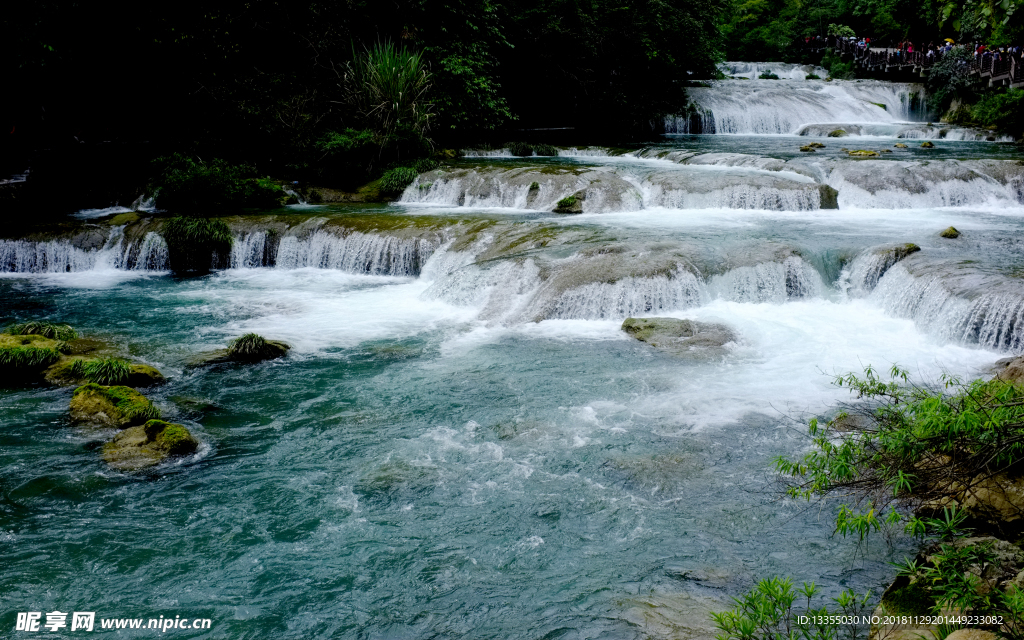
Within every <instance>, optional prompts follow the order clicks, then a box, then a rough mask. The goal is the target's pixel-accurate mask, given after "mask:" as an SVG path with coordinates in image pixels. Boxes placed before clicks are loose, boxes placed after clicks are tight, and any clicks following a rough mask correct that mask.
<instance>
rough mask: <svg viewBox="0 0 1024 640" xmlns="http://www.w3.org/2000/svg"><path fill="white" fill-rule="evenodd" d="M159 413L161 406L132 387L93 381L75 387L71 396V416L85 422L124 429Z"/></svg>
mask: <svg viewBox="0 0 1024 640" xmlns="http://www.w3.org/2000/svg"><path fill="white" fill-rule="evenodd" d="M159 417H160V410H159V409H157V408H156V407H155V406H153V403H152V402H150V401H149V399H148V398H147V397H146V396H144V395H142V394H141V393H139V392H138V391H136V390H135V389H131V388H129V387H105V386H103V385H99V384H94V383H89V384H86V385H82V386H81V387H78V388H77V389H75V395H74V396H73V397H72V398H71V419H72V420H74V421H75V422H79V423H83V424H90V425H94V426H98V427H114V428H116V429H124V428H126V427H131V426H134V425H140V424H143V423H145V422H146V421H147V420H153V419H155V418H159Z"/></svg>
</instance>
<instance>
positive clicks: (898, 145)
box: [892, 142, 907, 149]
mask: <svg viewBox="0 0 1024 640" xmlns="http://www.w3.org/2000/svg"><path fill="white" fill-rule="evenodd" d="M892 146H894V147H896V148H897V149H906V148H907V145H905V144H903V143H902V142H897V143H896V144H894V145H892Z"/></svg>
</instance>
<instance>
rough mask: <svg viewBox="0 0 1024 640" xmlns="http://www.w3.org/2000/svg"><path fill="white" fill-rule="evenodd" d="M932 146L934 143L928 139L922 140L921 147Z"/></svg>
mask: <svg viewBox="0 0 1024 640" xmlns="http://www.w3.org/2000/svg"><path fill="white" fill-rule="evenodd" d="M933 147H935V145H934V144H932V143H931V142H929V141H928V140H925V141H924V142H922V143H921V148H922V149H931V148H933Z"/></svg>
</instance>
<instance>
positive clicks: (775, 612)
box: [711, 577, 871, 640]
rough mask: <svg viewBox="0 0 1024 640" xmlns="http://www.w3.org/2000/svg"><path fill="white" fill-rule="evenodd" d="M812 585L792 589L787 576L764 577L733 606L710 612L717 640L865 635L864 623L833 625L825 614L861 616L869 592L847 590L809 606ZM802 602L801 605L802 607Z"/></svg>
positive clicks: (829, 638) (813, 592)
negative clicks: (829, 601)
mask: <svg viewBox="0 0 1024 640" xmlns="http://www.w3.org/2000/svg"><path fill="white" fill-rule="evenodd" d="M816 595H818V588H817V587H816V586H815V584H814V583H813V582H812V583H804V585H803V587H800V588H794V587H793V581H792V580H791V579H789V578H777V577H773V578H767V579H764V580H761V581H760V582H759V583H758V585H757V586H756V587H754V589H752V590H751V591H750V592H748V593H746V594H744V595H743V596H741V597H739V598H734V599H733V600H734V602H735V605H734V606H733V607H732V609H730V610H727V611H723V612H721V613H712V614H711V616H712V619H713V620H714V622H715V627H716V628H717V629H718V631H719V633H717V634H716V635H715V638H716V640H794V639H796V638H802V639H803V640H837V639H838V638H849V639H850V640H855V639H856V638H858V637H860V638H866V637H867V629H866V625H859V624H835V623H834V622H832V623H830V622H829V621H827V620H822V618H823V617H826V616H848V617H849V616H860V615H862V614H864V613H866V612H867V610H868V608H867V607H868V602H869V600H870V597H871V594H870V593H868V594H865V595H864V596H857V595H856V594H855V593H854V592H853V591H851V590H847V591H844V592H843V593H841V594H840V595H839V596H838V597H836V598H834V599H833V604H832V607H831V609H830V608H829V606H827V605H822V606H819V607H814V606H812V601H813V600H814V598H815V596H816ZM801 605H802V606H801Z"/></svg>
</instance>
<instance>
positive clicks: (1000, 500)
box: [918, 474, 1024, 535]
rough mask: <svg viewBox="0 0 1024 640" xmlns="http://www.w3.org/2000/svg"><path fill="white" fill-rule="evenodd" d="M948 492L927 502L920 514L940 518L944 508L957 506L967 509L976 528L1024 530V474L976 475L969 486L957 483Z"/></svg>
mask: <svg viewBox="0 0 1024 640" xmlns="http://www.w3.org/2000/svg"><path fill="white" fill-rule="evenodd" d="M948 491H949V493H950V494H951V497H948V498H942V499H938V500H932V501H930V502H926V503H925V504H923V505H921V507H920V509H919V510H918V513H920V514H921V515H924V516H929V517H939V516H941V514H942V510H943V509H946V508H950V507H953V506H958V507H959V508H961V509H963V510H964V511H966V512H967V514H968V515H969V522H970V523H971V526H972V527H974V528H975V529H983V530H989V531H995V532H999V533H1001V534H1004V535H1019V534H1020V533H1021V532H1024V477H1020V476H1011V475H1008V474H999V475H995V476H992V477H990V478H976V479H974V480H973V481H971V483H970V487H969V488H967V487H965V486H963V485H962V484H960V483H956V484H954V485H953V486H951V487H949V488H948Z"/></svg>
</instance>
